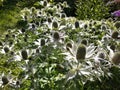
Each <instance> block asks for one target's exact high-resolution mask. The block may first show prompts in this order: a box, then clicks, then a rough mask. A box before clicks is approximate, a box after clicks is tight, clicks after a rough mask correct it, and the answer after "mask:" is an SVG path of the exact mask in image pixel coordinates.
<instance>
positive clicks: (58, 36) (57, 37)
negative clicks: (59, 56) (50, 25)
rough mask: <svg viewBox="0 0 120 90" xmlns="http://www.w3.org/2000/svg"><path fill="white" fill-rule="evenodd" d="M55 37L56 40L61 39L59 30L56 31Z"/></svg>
mask: <svg viewBox="0 0 120 90" xmlns="http://www.w3.org/2000/svg"><path fill="white" fill-rule="evenodd" d="M53 38H54V40H55V41H58V40H59V39H60V35H59V33H58V32H54V34H53Z"/></svg>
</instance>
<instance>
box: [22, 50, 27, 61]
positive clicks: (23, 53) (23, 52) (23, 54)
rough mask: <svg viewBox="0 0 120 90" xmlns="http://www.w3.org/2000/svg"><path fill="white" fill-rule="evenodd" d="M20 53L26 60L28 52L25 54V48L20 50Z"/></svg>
mask: <svg viewBox="0 0 120 90" xmlns="http://www.w3.org/2000/svg"><path fill="white" fill-rule="evenodd" d="M21 55H22V58H23V59H24V60H26V59H27V58H28V54H27V51H26V50H22V51H21Z"/></svg>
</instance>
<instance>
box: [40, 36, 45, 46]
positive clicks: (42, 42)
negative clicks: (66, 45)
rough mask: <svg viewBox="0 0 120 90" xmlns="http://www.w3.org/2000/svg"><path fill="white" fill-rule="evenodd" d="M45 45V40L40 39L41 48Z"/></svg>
mask: <svg viewBox="0 0 120 90" xmlns="http://www.w3.org/2000/svg"><path fill="white" fill-rule="evenodd" d="M44 45H45V39H43V38H42V39H41V46H44Z"/></svg>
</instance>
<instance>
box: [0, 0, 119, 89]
mask: <svg viewBox="0 0 120 90" xmlns="http://www.w3.org/2000/svg"><path fill="white" fill-rule="evenodd" d="M39 4H40V6H42V8H41V9H36V8H35V7H32V8H25V9H23V10H22V11H21V21H22V22H25V24H23V25H21V26H20V27H19V28H15V29H12V30H11V29H9V30H8V31H7V32H6V33H5V35H2V36H1V37H0V59H1V60H0V76H1V78H0V89H4V90H8V89H12V90H16V89H17V90H18V89H19V90H26V89H27V90H39V89H42V90H71V89H74V90H77V89H80V90H83V89H90V90H91V89H93V90H96V89H101V90H102V89H108V90H109V89H111V88H113V89H114V87H115V88H117V89H120V87H119V86H117V85H119V84H120V83H119V82H118V81H117V83H113V85H112V87H111V86H109V85H107V83H108V81H109V80H112V81H113V82H115V81H114V80H117V79H118V78H120V75H119V64H120V48H119V47H120V41H119V38H120V35H119V34H120V31H119V22H116V23H114V22H113V21H112V20H111V19H109V20H102V21H96V20H90V21H87V20H84V21H83V20H78V19H76V18H73V17H67V16H66V14H65V13H64V12H63V9H64V8H65V7H66V5H65V3H59V4H57V5H53V4H51V3H49V2H48V1H46V0H45V1H40V2H39ZM21 24H22V23H21ZM116 72H117V73H116ZM118 80H119V79H118ZM109 83H112V82H110V81H109ZM93 85H94V86H93ZM105 85H106V86H105Z"/></svg>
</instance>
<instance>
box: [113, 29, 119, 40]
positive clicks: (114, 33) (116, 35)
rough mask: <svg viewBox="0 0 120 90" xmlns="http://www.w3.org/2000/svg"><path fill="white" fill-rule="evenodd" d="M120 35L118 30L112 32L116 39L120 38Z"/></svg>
mask: <svg viewBox="0 0 120 90" xmlns="http://www.w3.org/2000/svg"><path fill="white" fill-rule="evenodd" d="M118 35H119V33H118V32H117V31H114V32H113V33H112V36H111V37H112V38H114V39H117V38H118Z"/></svg>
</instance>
